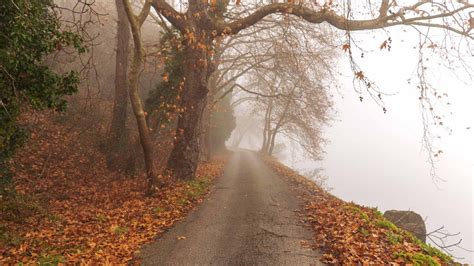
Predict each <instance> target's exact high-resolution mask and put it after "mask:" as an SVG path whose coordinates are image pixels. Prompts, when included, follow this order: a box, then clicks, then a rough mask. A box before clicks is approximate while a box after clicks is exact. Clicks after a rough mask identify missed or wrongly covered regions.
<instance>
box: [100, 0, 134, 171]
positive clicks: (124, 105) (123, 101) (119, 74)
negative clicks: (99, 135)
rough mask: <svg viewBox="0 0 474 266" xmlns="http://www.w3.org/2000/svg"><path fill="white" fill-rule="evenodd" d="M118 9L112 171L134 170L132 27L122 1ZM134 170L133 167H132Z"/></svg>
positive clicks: (109, 156)
mask: <svg viewBox="0 0 474 266" xmlns="http://www.w3.org/2000/svg"><path fill="white" fill-rule="evenodd" d="M115 5H116V7H117V51H116V57H115V60H116V62H115V96H114V108H113V113H112V123H111V125H110V129H109V139H108V143H107V146H108V147H107V153H106V155H107V166H108V167H109V169H112V170H118V171H120V170H124V168H125V169H126V170H132V169H127V168H129V166H130V161H131V160H129V158H128V157H129V156H128V153H127V150H128V149H129V146H130V144H129V142H128V137H129V136H128V131H127V128H126V122H127V112H128V80H127V70H128V55H129V52H130V49H129V44H130V27H129V22H128V19H127V13H126V12H125V7H124V5H123V1H122V0H115ZM130 167H132V168H133V165H132V166H130Z"/></svg>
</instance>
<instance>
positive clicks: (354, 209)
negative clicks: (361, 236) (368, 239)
mask: <svg viewBox="0 0 474 266" xmlns="http://www.w3.org/2000/svg"><path fill="white" fill-rule="evenodd" d="M344 208H345V209H347V210H350V211H352V212H353V213H358V214H359V216H360V218H362V219H363V220H364V221H366V222H370V219H369V216H368V215H367V213H365V212H364V211H363V210H361V209H359V208H358V207H357V206H354V205H346V206H344Z"/></svg>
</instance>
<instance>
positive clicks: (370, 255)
mask: <svg viewBox="0 0 474 266" xmlns="http://www.w3.org/2000/svg"><path fill="white" fill-rule="evenodd" d="M263 159H264V161H265V162H266V163H267V165H269V166H270V167H271V168H272V169H273V170H275V171H276V172H277V173H278V174H280V175H282V176H285V177H288V178H289V180H290V181H291V182H292V183H294V184H296V185H297V186H298V189H299V190H300V191H301V193H302V197H303V199H304V201H305V203H306V205H305V211H304V213H305V221H306V222H307V223H308V224H309V225H310V226H311V228H312V229H313V230H314V239H315V248H318V249H320V250H321V251H322V252H323V256H322V259H321V260H322V261H323V262H325V263H330V264H341V263H342V264H354V263H363V264H366V263H376V264H386V263H397V264H407V263H408V264H414V265H440V264H441V265H444V264H452V263H453V260H452V258H451V257H450V256H448V255H446V254H444V253H442V252H441V251H439V250H438V249H436V248H434V247H431V246H430V245H427V244H425V243H423V242H421V241H420V240H418V239H417V238H415V237H414V236H413V235H412V234H410V233H408V232H406V231H404V230H402V229H400V228H398V227H396V226H395V225H394V224H392V223H391V222H389V221H388V220H386V219H385V218H384V217H383V216H382V213H381V212H380V211H378V210H377V209H376V208H369V207H364V206H360V205H357V204H355V203H353V202H350V203H349V202H345V201H343V200H341V199H339V198H337V197H335V196H333V195H331V194H330V193H328V192H326V191H324V190H323V189H321V188H320V187H318V186H317V185H316V184H315V183H314V182H312V181H310V180H308V179H307V178H306V177H304V176H301V175H299V174H298V173H297V172H295V171H293V170H292V169H290V168H288V167H286V166H284V165H283V164H281V163H279V162H278V161H276V160H275V159H273V158H270V157H264V158H263Z"/></svg>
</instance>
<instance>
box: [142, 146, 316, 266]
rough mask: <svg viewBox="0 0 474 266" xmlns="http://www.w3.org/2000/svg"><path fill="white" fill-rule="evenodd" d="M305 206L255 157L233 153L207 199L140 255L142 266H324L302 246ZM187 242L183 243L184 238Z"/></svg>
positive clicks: (306, 238)
mask: <svg viewBox="0 0 474 266" xmlns="http://www.w3.org/2000/svg"><path fill="white" fill-rule="evenodd" d="M300 207H301V201H300V200H299V199H298V198H297V192H296V191H295V190H294V189H293V187H292V185H291V184H290V183H289V182H288V181H287V180H285V179H284V178H282V177H279V176H278V175H276V174H275V173H274V172H273V171H272V170H270V169H269V168H268V167H267V166H266V165H265V164H264V163H263V162H262V161H261V160H260V159H259V158H258V156H257V155H255V154H253V153H252V152H246V151H239V152H235V153H234V155H233V156H232V158H231V159H230V161H229V163H228V165H227V166H226V169H225V170H224V175H223V176H222V177H220V178H218V180H217V182H216V184H215V186H214V188H213V189H212V191H211V194H210V195H209V197H208V198H207V199H206V200H205V201H204V202H203V203H202V204H201V205H200V206H198V208H197V209H196V210H194V211H193V212H191V213H190V214H189V215H188V217H186V218H185V219H184V220H182V221H180V222H179V223H177V224H176V226H175V227H173V228H172V229H171V230H170V231H168V232H167V233H166V234H164V235H163V236H162V237H161V238H160V239H157V240H156V241H155V242H153V243H151V244H150V245H147V246H145V247H144V248H143V249H142V250H141V252H140V255H139V258H140V260H141V262H142V263H143V264H144V265H210V264H211V265H320V264H321V263H320V262H319V260H318V258H319V254H318V252H316V251H313V250H311V249H309V248H306V247H304V244H303V245H302V241H303V243H304V241H308V242H311V241H312V232H311V231H310V230H309V229H307V228H305V227H304V226H302V224H301V222H300V219H299V218H298V215H297V213H296V212H295V211H296V210H297V209H299V208H300ZM183 237H185V238H183Z"/></svg>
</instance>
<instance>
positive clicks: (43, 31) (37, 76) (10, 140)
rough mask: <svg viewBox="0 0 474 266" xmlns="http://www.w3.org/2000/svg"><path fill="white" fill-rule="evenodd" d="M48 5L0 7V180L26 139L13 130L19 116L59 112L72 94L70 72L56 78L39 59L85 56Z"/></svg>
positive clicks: (45, 0)
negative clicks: (68, 51) (67, 50)
mask: <svg viewBox="0 0 474 266" xmlns="http://www.w3.org/2000/svg"><path fill="white" fill-rule="evenodd" d="M53 7H54V6H53V1H51V0H35V1H32V0H16V1H0V169H1V170H0V171H1V172H0V175H1V177H3V178H8V173H7V171H6V169H7V165H6V161H7V160H8V158H10V157H11V156H12V155H13V153H14V152H15V150H16V149H17V148H18V147H20V146H21V144H22V143H23V142H24V140H25V138H26V134H25V132H24V131H23V130H22V129H21V128H20V126H19V125H18V124H17V117H18V116H19V115H20V114H21V112H22V111H24V110H26V109H28V108H33V109H39V110H41V109H54V110H64V108H65V107H66V100H65V99H64V96H65V95H71V94H73V93H74V92H76V90H77V83H78V81H79V80H78V76H77V74H76V73H75V72H69V73H65V74H59V73H56V72H54V71H52V70H51V69H50V68H49V67H48V66H46V65H45V64H44V62H43V61H44V58H45V57H46V56H47V55H50V54H52V53H54V52H59V51H61V50H63V49H64V47H66V46H72V47H74V48H75V49H76V50H77V51H78V52H80V53H81V52H85V48H84V46H83V45H82V44H83V42H82V39H81V37H80V36H79V35H78V34H74V33H72V32H68V31H63V30H61V25H60V23H59V19H58V17H57V16H56V14H55V13H54V11H53Z"/></svg>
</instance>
